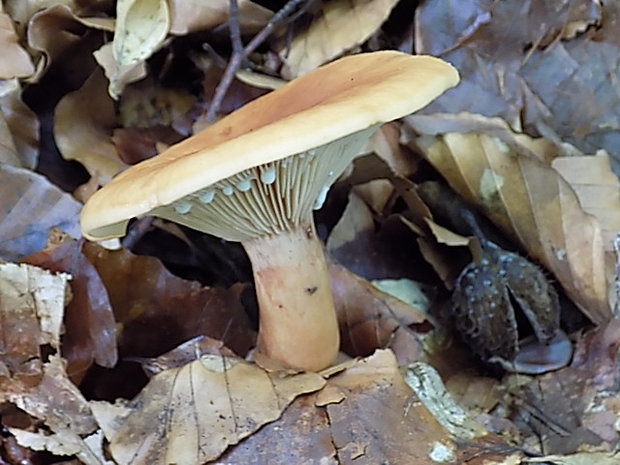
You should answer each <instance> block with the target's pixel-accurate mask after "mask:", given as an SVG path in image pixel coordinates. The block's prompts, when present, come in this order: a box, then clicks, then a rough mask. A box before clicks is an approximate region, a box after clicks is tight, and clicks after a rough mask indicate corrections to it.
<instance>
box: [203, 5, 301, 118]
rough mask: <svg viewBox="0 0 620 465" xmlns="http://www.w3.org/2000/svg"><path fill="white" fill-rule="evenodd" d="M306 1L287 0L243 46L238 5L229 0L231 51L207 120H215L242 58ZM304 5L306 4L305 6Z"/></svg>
mask: <svg viewBox="0 0 620 465" xmlns="http://www.w3.org/2000/svg"><path fill="white" fill-rule="evenodd" d="M303 2H307V5H309V4H310V3H312V2H311V1H309V0H289V1H288V2H287V3H286V4H285V5H284V6H283V7H282V8H280V10H278V12H277V13H276V14H274V15H273V16H272V17H271V18H270V19H269V21H268V22H267V24H266V25H265V27H263V29H261V30H260V32H259V33H258V34H256V35H255V36H254V37H253V38H252V40H251V41H250V42H249V43H248V45H246V46H245V47H243V43H242V41H241V32H240V28H239V5H238V3H237V0H230V7H229V8H230V20H229V22H228V24H229V30H230V40H231V42H232V47H233V53H232V56H231V57H230V60H229V62H228V66H226V70H225V71H224V75H223V76H222V79H221V80H220V82H219V83H218V85H217V87H216V89H215V93H214V95H213V100H212V101H211V105H209V110H208V111H207V121H209V122H212V121H215V115H216V114H217V112H218V110H219V109H220V107H221V106H222V102H223V101H224V97H225V96H226V93H227V92H228V89H229V88H230V85H231V84H232V81H233V79H234V77H235V73H236V72H237V70H238V69H239V68H240V67H241V64H242V63H243V60H245V59H246V58H247V57H248V55H249V54H250V53H252V52H253V51H254V50H256V49H257V48H258V47H259V46H260V45H261V44H262V43H263V42H264V41H265V40H266V39H267V37H269V35H270V34H271V33H272V32H273V30H274V29H275V27H276V26H277V25H278V24H279V23H281V22H282V21H284V20H285V19H286V18H287V16H289V15H290V14H291V13H292V12H293V11H294V10H295V8H297V6H298V5H299V4H300V3H303ZM307 5H306V6H307Z"/></svg>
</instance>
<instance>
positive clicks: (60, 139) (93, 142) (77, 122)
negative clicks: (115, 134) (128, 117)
mask: <svg viewBox="0 0 620 465" xmlns="http://www.w3.org/2000/svg"><path fill="white" fill-rule="evenodd" d="M115 122H116V115H115V110H114V102H113V101H112V99H111V98H110V97H109V95H108V94H107V92H106V82H105V78H104V77H103V75H102V73H101V72H100V71H95V72H94V73H93V74H92V75H91V76H90V77H89V78H88V79H87V80H86V82H85V83H84V85H83V86H82V87H80V88H79V89H78V90H76V91H74V92H69V93H68V94H66V95H65V96H64V97H63V98H62V99H61V100H60V102H58V105H57V106H56V110H55V112H54V125H55V129H54V136H55V139H56V144H57V145H58V149H59V150H60V153H61V154H62V156H63V158H64V159H65V160H76V161H79V162H80V163H82V165H84V167H85V168H86V169H87V170H88V172H89V173H90V175H91V176H92V177H94V178H95V179H97V180H98V182H99V183H100V184H101V185H103V184H106V183H107V182H108V181H110V179H112V177H113V176H114V175H115V174H116V173H118V172H119V171H120V170H122V169H123V168H125V167H126V166H127V165H125V163H123V162H122V161H121V160H120V159H119V158H118V154H117V151H116V147H115V146H114V144H113V143H112V128H113V126H114V124H115Z"/></svg>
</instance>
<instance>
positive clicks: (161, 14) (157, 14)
mask: <svg viewBox="0 0 620 465" xmlns="http://www.w3.org/2000/svg"><path fill="white" fill-rule="evenodd" d="M169 26H170V12H169V9H168V3H167V2H166V0H118V2H117V3H116V30H115V31H114V40H113V42H112V44H113V50H114V59H115V60H116V62H117V64H118V66H119V67H121V68H122V67H127V66H134V65H136V64H137V63H139V62H142V61H144V60H146V59H147V58H149V57H150V56H151V55H152V54H153V52H154V51H155V50H157V49H158V48H159V47H160V46H161V44H162V43H163V41H164V39H165V38H166V34H167V33H168V28H169Z"/></svg>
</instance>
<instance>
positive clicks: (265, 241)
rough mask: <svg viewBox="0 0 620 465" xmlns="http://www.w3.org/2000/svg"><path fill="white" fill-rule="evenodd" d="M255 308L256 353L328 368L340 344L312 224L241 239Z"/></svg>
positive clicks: (320, 247)
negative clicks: (251, 284)
mask: <svg viewBox="0 0 620 465" xmlns="http://www.w3.org/2000/svg"><path fill="white" fill-rule="evenodd" d="M243 246H244V247H245V250H246V252H247V253H248V256H249V257H250V261H251V262H252V269H253V272H254V282H255V288H256V296H257V299H258V306H259V333H258V349H259V351H260V352H262V353H263V354H265V355H267V356H268V357H270V358H272V359H274V360H278V361H280V362H282V363H284V364H286V365H288V366H290V367H293V368H298V369H303V370H307V371H318V370H322V369H323V368H326V367H328V366H330V365H331V364H332V363H333V362H334V361H335V359H336V356H337V354H338V349H339V346H340V334H339V331H338V321H337V318H336V311H335V309H334V301H333V297H332V291H331V287H330V283H329V274H328V269H327V263H326V261H325V255H324V253H323V245H322V244H321V241H320V240H319V239H318V237H317V235H316V231H315V229H314V225H313V224H311V223H310V224H308V225H305V226H299V227H297V228H296V229H294V230H292V231H286V232H282V233H280V234H276V235H270V236H264V237H260V238H256V239H252V240H249V241H244V242H243Z"/></svg>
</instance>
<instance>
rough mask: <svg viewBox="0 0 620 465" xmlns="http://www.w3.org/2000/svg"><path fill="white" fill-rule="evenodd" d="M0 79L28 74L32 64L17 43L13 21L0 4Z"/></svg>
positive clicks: (32, 66)
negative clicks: (0, 58) (3, 11)
mask: <svg viewBox="0 0 620 465" xmlns="http://www.w3.org/2000/svg"><path fill="white" fill-rule="evenodd" d="M0 56H1V57H2V60H0V79H11V78H14V77H26V76H30V75H31V74H32V73H33V72H34V65H33V64H32V61H31V60H30V56H29V55H28V53H27V52H26V51H25V50H24V49H23V48H22V47H21V45H19V38H18V36H17V34H16V33H15V28H14V26H13V21H11V18H10V17H9V15H7V14H6V13H2V7H1V6H0Z"/></svg>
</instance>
